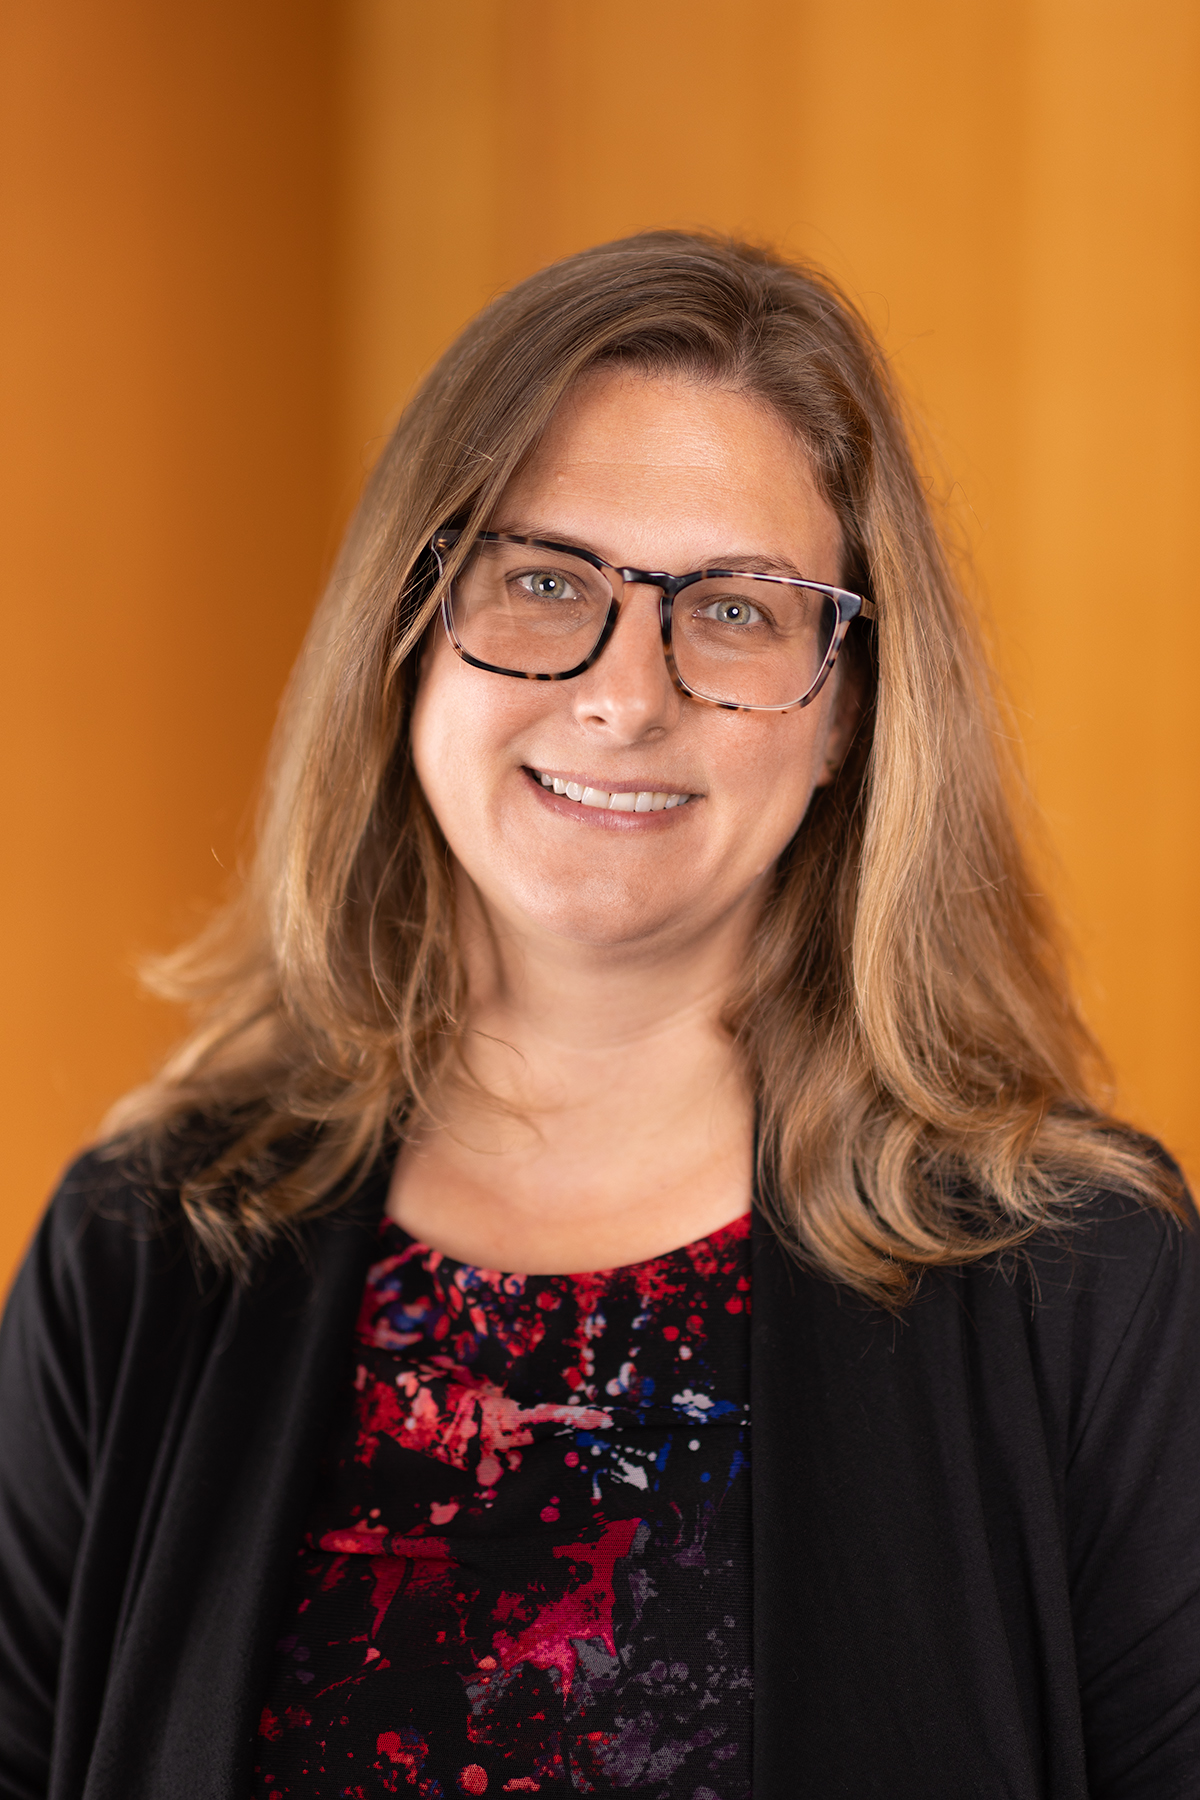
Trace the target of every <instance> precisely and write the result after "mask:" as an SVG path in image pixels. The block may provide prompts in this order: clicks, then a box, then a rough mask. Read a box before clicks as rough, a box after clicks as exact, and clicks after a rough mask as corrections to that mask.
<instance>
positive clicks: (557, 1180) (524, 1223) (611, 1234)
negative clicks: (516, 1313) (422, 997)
mask: <svg viewBox="0 0 1200 1800" xmlns="http://www.w3.org/2000/svg"><path fill="white" fill-rule="evenodd" d="M460 920H461V930H462V942H463V947H464V954H465V958H466V963H467V973H468V989H469V993H470V996H471V1003H470V1013H469V1019H468V1031H467V1036H466V1042H465V1055H464V1066H463V1067H462V1068H461V1069H460V1071H459V1072H457V1073H454V1074H451V1075H450V1076H449V1077H448V1078H447V1079H446V1081H445V1082H444V1083H443V1084H442V1087H441V1089H440V1090H439V1092H438V1093H437V1094H436V1095H435V1096H434V1097H433V1105H432V1107H431V1112H432V1114H433V1118H432V1120H431V1122H430V1123H429V1124H428V1126H427V1127H426V1128H425V1129H423V1130H422V1131H421V1132H420V1133H419V1135H418V1136H417V1137H416V1138H415V1139H413V1140H412V1141H411V1142H410V1144H409V1145H408V1146H406V1150H405V1153H404V1154H403V1155H402V1157H401V1159H400V1162H399V1164H398V1167H397V1175H396V1180H395V1182H394V1184H393V1192H392V1201H391V1203H390V1210H391V1211H392V1213H393V1216H394V1217H396V1218H398V1220H399V1222H400V1223H401V1224H403V1225H405V1226H406V1228H407V1229H409V1230H410V1231H412V1232H413V1234H414V1235H415V1236H419V1237H422V1238H424V1239H425V1240H426V1241H428V1242H432V1243H434V1244H435V1245H436V1247H437V1248H439V1249H442V1250H445V1251H446V1252H447V1253H448V1254H450V1255H453V1256H456V1257H460V1258H461V1259H462V1260H464V1261H471V1262H479V1261H485V1262H487V1263H488V1264H489V1265H490V1266H492V1267H499V1268H507V1269H512V1268H520V1269H522V1270H524V1271H526V1272H529V1273H534V1272H548V1271H553V1270H563V1269H571V1270H574V1269H583V1268H598V1267H606V1266H613V1265H614V1264H619V1263H625V1262H634V1261H639V1260H642V1259H643V1258H644V1257H646V1256H651V1255H655V1254H659V1253H660V1252H662V1251H664V1250H667V1249H672V1248H675V1247H676V1246H677V1245H679V1244H682V1243H687V1242H690V1241H692V1240H693V1239H694V1238H696V1237H700V1236H704V1235H706V1234H707V1233H708V1232H709V1231H712V1230H714V1229H715V1228H716V1227H717V1226H719V1225H722V1224H725V1223H727V1222H728V1221H729V1220H730V1219H732V1218H734V1217H736V1216H738V1215H739V1214H740V1213H741V1212H743V1211H744V1210H745V1208H746V1206H747V1205H748V1204H749V1190H750V1160H751V1146H752V1138H753V1107H752V1102H751V1097H750V1095H749V1092H748V1089H747V1084H746V1082H745V1079H744V1075H743V1072H742V1068H741V1065H740V1062H739V1059H738V1057H737V1054H736V1051H735V1048H734V1046H733V1044H732V1042H731V1040H730V1037H729V1034H728V1032H727V1030H726V1029H725V1028H724V1025H723V1023H722V1011H723V1008H724V1006H725V1003H726V1001H727V999H728V996H729V993H730V991H731V988H732V985H733V982H734V980H735V978H736V975H737V973H738V967H739V962H740V959H741V957H742V956H744V951H745V945H746V943H747V942H748V938H749V934H750V933H751V931H752V926H753V915H752V913H750V912H749V910H748V909H747V908H745V907H742V908H739V909H738V912H737V915H736V916H731V917H730V918H728V919H726V920H724V921H721V922H719V923H718V924H717V925H715V926H712V927H711V928H710V929H709V930H707V931H706V932H704V933H703V934H700V935H698V936H696V937H695V938H692V939H687V940H684V941H680V942H676V943H673V944H663V943H657V944H654V945H621V946H617V947H613V946H595V945H580V944H578V943H571V942H566V941H564V940H562V939H556V938H554V937H553V936H551V935H549V934H532V933H528V932H524V931H519V930H514V929H513V928H512V927H510V926H508V925H507V924H506V923H505V922H504V921H502V920H497V919H496V918H495V917H494V916H492V915H491V914H490V913H488V912H487V911H486V910H485V909H484V907H483V904H482V902H481V901H480V900H479V898H478V896H477V894H475V892H474V890H473V889H470V888H469V887H468V886H467V885H466V884H465V883H464V885H463V891H462V894H461V904H460Z"/></svg>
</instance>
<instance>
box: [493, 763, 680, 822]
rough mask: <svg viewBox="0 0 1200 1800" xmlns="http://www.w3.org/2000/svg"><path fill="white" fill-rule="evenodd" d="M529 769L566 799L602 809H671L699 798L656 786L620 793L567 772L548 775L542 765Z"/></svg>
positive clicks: (666, 810) (528, 771) (536, 779)
mask: <svg viewBox="0 0 1200 1800" xmlns="http://www.w3.org/2000/svg"><path fill="white" fill-rule="evenodd" d="M526 772H527V773H528V774H529V775H531V776H532V777H533V779H534V780H535V781H537V782H540V783H541V785H542V786H543V787H544V788H548V789H549V790H550V791H551V792H552V793H555V794H558V795H560V796H561V797H562V798H563V799H564V800H573V801H574V802H575V803H576V805H577V806H594V807H596V808H598V809H599V810H600V811H602V812H627V813H648V812H670V811H671V809H672V808H673V807H676V806H686V805H687V803H688V801H689V800H695V799H697V798H698V795H696V794H668V793H664V792H662V791H661V789H655V788H626V789H625V790H623V791H622V792H620V793H618V792H614V791H612V790H610V789H608V788H602V787H587V786H585V785H584V783H583V782H581V781H569V780H568V779H567V778H566V776H564V775H548V774H546V773H545V771H544V770H542V769H529V770H527V771H526Z"/></svg>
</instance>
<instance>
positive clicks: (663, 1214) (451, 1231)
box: [0, 233, 1200, 1800]
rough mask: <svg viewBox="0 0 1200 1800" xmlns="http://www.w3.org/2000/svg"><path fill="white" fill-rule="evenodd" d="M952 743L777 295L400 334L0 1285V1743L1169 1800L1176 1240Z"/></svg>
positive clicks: (280, 1773)
mask: <svg viewBox="0 0 1200 1800" xmlns="http://www.w3.org/2000/svg"><path fill="white" fill-rule="evenodd" d="M1000 743H1001V734H1000V733H999V731H998V729H997V725H996V717H995V714H994V712H993V710H992V706H991V702H990V701H989V698H988V688H987V680H986V675H985V671H984V668H983V664H982V662H981V658H980V652H979V648H978V644H977V640H976V636H975V632H974V629H973V627H972V624H971V621H970V615H969V613H968V611H967V610H966V608H965V607H964V605H963V603H962V601H961V600H960V598H959V597H958V595H957V593H956V590H955V587H954V583H953V581H952V579H951V577H950V574H949V572H948V570H947V565H946V562H945V559H944V557H943V554H942V552H941V550H940V548H939V545H938V541H937V537H936V534H935V531H934V529H933V526H932V524H931V522H930V518H929V513H928V510H927V507H926V504H925V501H924V497H923V491H922V487H921V484H920V481H919V479H918V477H917V475H916V473H915V471H914V467H913V463H912V459H911V456H910V452H909V449H908V447H907V443H906V439H905V434H904V430H903V427H902V424H901V422H900V417H899V412H898V408H897V404H896V401H895V399H894V397H893V395H892V393H891V390H890V387H889V383H888V379H887V376H886V373H885V370H884V368H883V365H882V361H881V358H880V354H879V352H878V350H877V349H876V347H875V346H874V344H873V342H872V340H871V338H870V336H869V334H868V332H867V330H866V328H865V326H864V325H863V324H862V322H861V321H860V320H859V319H858V318H857V316H856V315H855V314H854V312H853V311H852V309H851V308H850V307H849V306H848V305H847V304H846V302H845V301H844V300H843V299H842V298H841V297H840V296H839V295H838V294H837V293H836V292H835V290H834V289H833V288H832V287H831V286H830V285H829V284H828V283H827V282H825V281H823V280H821V279H820V278H818V277H816V276H814V275H812V274H811V273H808V272H805V271H802V270H799V269H797V268H794V267H792V266H791V265H789V264H787V263H784V262H782V261H779V260H778V259H776V258H774V257H772V256H770V255H768V254H766V253H763V252H760V251H757V250H752V249H748V248H746V247H744V246H738V245H733V244H728V243H724V242H720V241H716V240H709V239H704V238H693V237H684V236H679V235H676V234H672V233H658V234H649V235H646V236H642V237H639V238H633V239H630V240H628V241H626V242H623V243H618V244H613V245H608V246H606V247H603V248H601V249H598V250H594V251H589V252H587V253H585V254H583V255H580V256H576V257H573V258H570V259H568V260H567V261H566V262H564V263H561V264H559V265H557V266H556V267H554V268H551V269H549V270H546V271H544V272H543V273H542V274H540V275H537V276H535V277H534V278H533V279H532V280H530V281H528V282H526V283H524V284H523V285H522V286H521V287H519V288H517V289H516V290H515V291H514V292H512V293H510V294H508V295H507V296H505V297H503V298H502V299H500V300H498V301H497V302H496V303H495V304H494V305H492V306H491V307H489V308H488V309H487V311H486V312H485V313H484V314H483V315H482V316H481V317H480V318H479V319H478V320H476V321H475V323H474V324H473V325H471V326H470V327H469V328H468V330H467V331H466V332H465V333H464V335H463V336H462V338H461V339H460V340H459V341H458V343H457V344H456V345H454V346H453V347H452V349H451V350H450V351H449V352H448V353H447V355H446V356H445V357H444V358H443V360H442V362H441V363H440V364H439V365H438V367H437V368H436V369H435V370H434V371H433V373H432V375H431V376H430V378H429V380H428V382H427V383H426V385H425V387H424V388H423V390H422V391H421V393H420V394H419V395H418V397H417V399H416V400H415V401H414V402H413V404H412V406H411V407H410V408H409V410H408V412H407V413H406V414H405V416H404V418H403V419H402V421H401V424H400V426H399V428H398V430H397V432H396V435H395V437H394V439H393V441H392V444H391V446H390V448H389V450H388V451H387V453H386V454H385V456H384V458H383V459H382V461H381V463H380V465H379V467H378V469H377V470H376V472H375V475H374V477H373V479H372V481H371V484H370V487H369V490H368V492H367V495H366V497H365V499H364V502H363V505H362V507H361V509H360V512H359V515H358V518H357V520H356V522H355V525H354V526H353V528H352V530H351V532H350V536H349V540H348V544H347V547H346V549H345V552H344V554H343V557H342V559H341V562H340V564H339V567H338V569H337V571H336V572H335V575H334V579H333V581H332V583H331V587H330V592H329V595H328V598H327V600H326V602H325V605H324V607H323V608H322V610H321V612H320V613H319V615H318V617H317V621H316V624H315V626H314V628H313V632H312V634H311V637H310V640H309V643H308V646H307V648H306V651H305V653H304V656H303V658H302V661H301V664H300V667H299V670H298V673H297V676H296V678H295V681H294V684H293V688H292V691H291V695H290V699H289V702H288V706H287V708H286V712H285V718H284V721H283V724H282V725H281V728H280V735H279V740H278V749H277V755H276V760H275V765H274V768H273V772H272V785H271V800H270V804H269V807H268V809H267V811H266V814H265V819H264V827H263V832H262V845H261V850H260V854H259V859H258V862H257V865H256V869H255V871H254V874H253V877H252V879H251V881H250V882H249V884H248V887H247V890H246V892H245V894H244V895H243V897H242V898H241V899H240V900H239V901H238V903H237V905H236V906H235V907H234V908H233V909H232V910H231V911H230V912H229V913H227V914H226V915H225V916H224V917H222V919H220V920H219V921H218V922H217V924H216V925H215V926H214V928H213V930H212V931H211V932H210V934H209V935H208V936H207V937H206V938H205V940H204V941H203V942H202V943H201V944H200V945H199V946H197V947H196V948H194V949H193V950H192V951H190V952H188V953H187V954H185V955H183V956H181V957H180V958H177V959H176V960H175V961H174V963H173V964H171V965H168V966H167V967H166V968H165V969H164V971H163V972H162V981H163V985H165V986H167V987H168V988H169V989H170V990H171V991H173V992H176V993H184V994H187V995H189V996H190V997H191V998H192V999H193V1000H195V1001H198V1002H199V1003H200V1008H201V1017H200V1023H199V1024H198V1026H197V1029H196V1032H195V1034H194V1035H193V1036H192V1038H191V1039H190V1040H189V1041H188V1043H187V1044H186V1045H185V1046H184V1048H183V1049H182V1050H181V1052H180V1053H179V1054H178V1056H177V1057H176V1058H175V1060H174V1061H173V1062H172V1063H171V1064H170V1065H169V1066H168V1068H167V1069H166V1070H165V1071H164V1073H163V1074H162V1076H161V1078H160V1079H159V1080H158V1081H157V1082H155V1083H154V1084H153V1086H152V1087H151V1088H149V1089H148V1090H146V1091H145V1092H143V1093H141V1094H139V1095H136V1096H134V1097H133V1098H132V1099H131V1100H130V1101H128V1102H127V1103H126V1104H125V1106H124V1108H123V1110H122V1111H121V1113H120V1114H119V1116H118V1117H117V1119H116V1120H115V1121H114V1125H113V1131H112V1133H111V1135H110V1137H109V1139H108V1141H107V1142H106V1144H105V1145H104V1146H103V1147H102V1148H101V1149H100V1150H98V1151H96V1152H93V1153H92V1154H91V1155H89V1156H87V1157H85V1158H84V1159H83V1160H82V1161H81V1162H80V1163H79V1164H77V1165H76V1166H75V1168H74V1169H73V1170H72V1171H71V1172H70V1173H69V1174H68V1176H67V1178H66V1180H65V1182H64V1184H63V1187H62V1189H61V1191H60V1193H59V1195H58V1196H57V1198H56V1200H55V1202H54V1204H53V1206H52V1208H51V1210H50V1212H49V1214H48V1217H47V1220H46V1222H45V1224H44V1226H43V1229H42V1232H41V1234H40V1236H39V1239H38V1241H37V1243H36V1245H35V1247H34V1250H33V1252H32V1254H31V1257H30V1259H29V1262H28V1264H27V1266H26V1268H25V1270H24V1272H23V1274H22V1276H21V1278H20V1280H19V1282H18V1285H17V1288H16V1291H15V1294H14V1298H13V1301H12V1304H11V1308H10V1313H9V1317H8V1320H7V1323H6V1327H5V1340H4V1349H3V1359H2V1364H0V1377H2V1381H3V1400H4V1409H3V1416H4V1424H3V1432H4V1439H3V1446H2V1462H3V1476H2V1477H0V1480H2V1483H3V1489H2V1492H3V1538H2V1549H3V1569H4V1576H3V1578H4V1582H5V1587H6V1603H5V1609H4V1616H5V1621H6V1623H5V1625H4V1628H3V1629H4V1637H3V1641H2V1643H0V1669H2V1675H3V1684H2V1692H3V1697H4V1698H3V1714H2V1718H3V1725H2V1728H0V1771H2V1773H0V1784H2V1791H3V1793H4V1794H5V1795H13V1796H21V1797H22V1800H24V1797H25V1796H34V1795H38V1796H41V1795H43V1794H46V1793H49V1794H50V1795H53V1796H55V1797H56V1800H60V1797H61V1800H66V1796H76V1795H86V1796H87V1797H88V1800H102V1797H103V1800H108V1797H109V1796H112V1797H114V1800H115V1797H116V1796H118V1795H119V1796H120V1797H121V1800H130V1797H132V1796H166V1795H170V1796H172V1797H176V1796H197V1797H199V1796H204V1797H205V1800H209V1797H213V1796H225V1795H229V1796H235V1795H236V1796H239V1797H240V1796H246V1795H248V1794H254V1795H256V1796H263V1795H268V1794H270V1795H279V1796H284V1795H286V1796H293V1795H295V1796H301V1795H304V1796H308V1795H312V1796H315V1795H325V1794H348V1795H358V1796H367V1795H375V1794H381V1793H406V1792H409V1791H412V1792H414V1793H418V1794H420V1795H424V1796H427V1797H431V1800H432V1797H436V1796H448V1795H451V1794H456V1793H468V1794H471V1793H523V1792H539V1791H545V1792H551V1793H553V1792H558V1791H565V1790H567V1789H571V1788H575V1789H580V1790H582V1791H585V1792H597V1791H600V1792H605V1791H617V1790H630V1791H633V1792H637V1793H642V1794H646V1795H651V1794H653V1795H663V1796H676V1795H682V1796H690V1800H712V1797H713V1796H718V1797H719V1800H725V1797H726V1796H744V1795H746V1794H748V1793H750V1792H751V1789H753V1792H754V1794H755V1795H756V1797H757V1800H768V1797H774V1796H780V1797H781V1800H782V1797H784V1796H788V1797H790V1796H792V1795H795V1794H813V1795H821V1796H825V1795H835V1794H846V1795H854V1796H855V1797H856V1800H861V1797H863V1796H872V1795H877V1796H880V1797H881V1800H882V1797H884V1796H886V1797H887V1800H897V1797H901V1796H929V1795H945V1796H954V1797H955V1800H957V1797H958V1796H961V1795H966V1794H972V1795H981V1796H982V1795H987V1796H992V1795H995V1796H997V1797H999V1796H1005V1797H1006V1800H1009V1797H1014V1796H1030V1797H1033V1796H1051V1797H1053V1800H1066V1797H1068V1796H1071V1797H1075V1796H1079V1797H1082V1796H1084V1795H1085V1794H1093V1795H1103V1796H1106V1797H1107V1796H1121V1797H1122V1800H1125V1797H1127V1796H1133V1795H1138V1796H1142V1795H1145V1796H1149V1795H1153V1796H1155V1800H1163V1797H1164V1796H1172V1795H1180V1796H1182V1795H1184V1794H1194V1793H1195V1792H1196V1791H1197V1782H1198V1780H1200V1777H1198V1775H1197V1771H1198V1770H1200V1532H1198V1531H1197V1529H1196V1527H1197V1524H1200V1519H1198V1517H1197V1510H1198V1509H1197V1498H1196V1496H1197V1491H1198V1488H1197V1479H1196V1478H1197V1475H1200V1399H1198V1396H1197V1384H1196V1383H1195V1382H1194V1381H1193V1380H1192V1378H1191V1366H1192V1359H1193V1358H1194V1356H1195V1354H1196V1351H1197V1349H1198V1348H1200V1302H1198V1292H1200V1289H1198V1283H1200V1276H1198V1269H1200V1262H1198V1259H1197V1254H1196V1247H1195V1241H1194V1235H1193V1233H1192V1232H1191V1229H1190V1217H1191V1215H1190V1210H1189V1207H1188V1205H1187V1202H1186V1200H1185V1197H1184V1196H1183V1194H1182V1190H1181V1188H1180V1184H1179V1182H1178V1179H1177V1176H1176V1174H1175V1171H1174V1170H1173V1168H1172V1167H1171V1166H1170V1165H1169V1164H1168V1163H1167V1162H1166V1161H1165V1160H1164V1159H1163V1157H1162V1156H1161V1154H1160V1153H1159V1152H1157V1151H1156V1149H1155V1148H1154V1147H1153V1146H1150V1145H1147V1144H1146V1143H1144V1142H1143V1141H1141V1140H1139V1139H1137V1138H1136V1137H1135V1136H1133V1135H1132V1134H1130V1133H1129V1132H1126V1131H1124V1130H1122V1129H1120V1128H1119V1127H1117V1126H1115V1125H1114V1124H1113V1123H1112V1122H1111V1121H1109V1120H1108V1119H1107V1118H1106V1117H1105V1116H1104V1114H1103V1112H1102V1110H1101V1109H1100V1108H1099V1107H1098V1105H1097V1103H1096V1101H1095V1099H1094V1097H1093V1095H1094V1089H1093V1085H1092V1081H1093V1077H1092V1074H1091V1068H1092V1062H1093V1058H1092V1053H1091V1046H1090V1044H1089V1041H1088V1039H1087V1036H1086V1034H1085V1032H1084V1029H1083V1027H1082V1026H1081V1024H1080V1022H1079V1019H1078V1017H1077V1015H1076V1013H1075V1012H1074V1010H1073V1007H1072V1004H1071V1001H1070V999H1069V997H1068V994H1067V988H1066V983H1065V980H1064V976H1063V972H1062V967H1061V964H1060V962H1059V960H1058V958H1057V954H1056V951H1055V948H1054V942H1053V936H1052V932H1051V929H1050V925H1049V923H1048V921H1047V918H1046V915H1045V911H1044V908H1043V906H1042V904H1041V903H1040V901H1038V900H1037V899H1036V898H1035V897H1034V896H1033V894H1032V892H1031V888H1030V883H1029V880H1028V878H1027V876H1026V874H1025V872H1024V869H1023V865H1022V862H1021V857H1020V853H1019V850H1018V847H1017V844H1016V840H1015V837H1014V833H1013V828H1012V825H1011V823H1010V818H1009V813H1008V809H1007V803H1006V798H1005V795H1006V771H1005V770H1004V768H1003V767H1002V763H1001V757H1000V753H999V746H1000ZM752 1202H753V1203H754V1204H753V1210H752ZM577 1271H587V1273H585V1274H579V1273H577ZM751 1302H752V1303H753V1315H751ZM751 1320H752V1321H753V1322H751ZM751 1472H752V1476H753V1483H752V1486H751V1481H750V1474H751ZM751 1698H752V1700H753V1716H752V1717H751Z"/></svg>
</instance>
